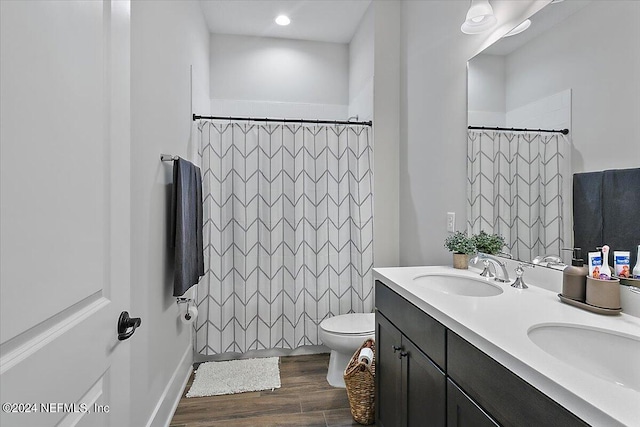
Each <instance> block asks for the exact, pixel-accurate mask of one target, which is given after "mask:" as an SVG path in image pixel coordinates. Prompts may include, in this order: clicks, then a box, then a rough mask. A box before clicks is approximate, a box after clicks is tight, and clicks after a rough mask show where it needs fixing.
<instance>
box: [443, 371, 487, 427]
mask: <svg viewBox="0 0 640 427" xmlns="http://www.w3.org/2000/svg"><path fill="white" fill-rule="evenodd" d="M497 426H498V424H497V423H496V422H495V421H493V419H491V418H490V417H489V416H488V415H487V414H486V413H485V412H484V411H483V410H482V408H480V407H479V406H478V405H477V404H476V403H475V402H474V401H473V400H471V398H469V396H467V395H466V394H465V393H464V392H463V391H462V390H460V389H459V388H458V386H457V385H455V384H454V383H453V381H451V380H447V427H497Z"/></svg>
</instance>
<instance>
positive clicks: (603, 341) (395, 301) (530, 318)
mask: <svg viewBox="0 0 640 427" xmlns="http://www.w3.org/2000/svg"><path fill="white" fill-rule="evenodd" d="M478 273H479V270H478V271H475V270H454V269H453V268H450V267H402V268H379V269H375V270H374V278H375V292H376V343H377V346H376V347H377V356H376V357H377V362H376V390H377V396H376V425H378V426H379V427H392V426H421V427H422V426H445V425H446V426H473V427H476V426H478V427H482V426H496V425H502V426H517V427H520V426H563V427H565V426H567V427H569V426H587V425H592V426H607V427H608V426H640V319H639V318H637V317H633V316H629V315H627V314H624V313H623V314H621V315H618V316H604V315H598V314H594V313H590V312H586V311H583V310H580V309H578V308H575V307H571V306H568V305H566V304H562V303H561V302H560V301H559V299H558V297H557V293H555V292H552V291H550V290H547V289H543V288H542V287H538V286H529V288H528V289H515V288H513V287H510V286H509V283H498V282H496V281H493V280H492V279H486V278H483V277H480V276H479V274H478ZM530 285H531V284H530ZM534 285H535V284H534Z"/></svg>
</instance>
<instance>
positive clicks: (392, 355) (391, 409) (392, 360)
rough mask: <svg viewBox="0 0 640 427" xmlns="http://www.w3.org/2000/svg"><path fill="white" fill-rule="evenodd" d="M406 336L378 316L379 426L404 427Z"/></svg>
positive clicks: (377, 381) (377, 422) (377, 378)
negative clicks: (403, 346)
mask: <svg viewBox="0 0 640 427" xmlns="http://www.w3.org/2000/svg"><path fill="white" fill-rule="evenodd" d="M401 346H402V334H401V333H400V331H399V330H398V329H396V327H395V326H393V325H392V324H391V322H389V321H388V320H387V319H386V318H385V317H384V316H382V315H381V314H380V313H379V312H376V352H377V354H376V425H377V426H378V427H395V426H400V425H401V422H402V410H401V408H402V404H401V400H400V399H401V398H402V396H401V392H400V390H401V389H400V387H401V385H402V382H401V379H402V360H401V359H400V357H399V355H400V349H401Z"/></svg>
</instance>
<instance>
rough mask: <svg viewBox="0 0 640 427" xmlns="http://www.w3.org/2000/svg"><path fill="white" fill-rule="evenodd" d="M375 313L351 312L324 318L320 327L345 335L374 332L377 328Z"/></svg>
mask: <svg viewBox="0 0 640 427" xmlns="http://www.w3.org/2000/svg"><path fill="white" fill-rule="evenodd" d="M375 316H376V315H375V314H374V313H349V314H341V315H339V316H333V317H330V318H328V319H324V320H323V321H322V323H320V327H321V328H322V329H324V330H325V331H327V332H333V333H335V334H345V335H357V334H366V333H373V332H375V330H376V320H375V319H376V317H375Z"/></svg>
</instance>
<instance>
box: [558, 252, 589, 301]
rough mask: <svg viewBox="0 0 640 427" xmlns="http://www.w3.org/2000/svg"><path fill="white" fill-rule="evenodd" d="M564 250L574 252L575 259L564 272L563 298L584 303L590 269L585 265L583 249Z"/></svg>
mask: <svg viewBox="0 0 640 427" xmlns="http://www.w3.org/2000/svg"><path fill="white" fill-rule="evenodd" d="M563 250H569V251H570V250H573V258H572V259H571V265H570V266H567V267H566V268H565V269H564V270H563V271H562V296H564V297H566V298H571V299H573V300H576V301H581V302H584V301H585V298H586V289H587V275H588V274H589V268H588V267H587V266H586V265H584V259H582V249H580V248H573V249H563Z"/></svg>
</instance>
